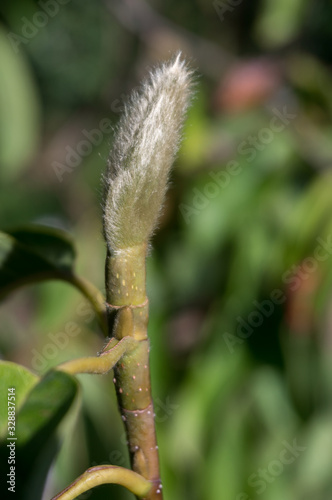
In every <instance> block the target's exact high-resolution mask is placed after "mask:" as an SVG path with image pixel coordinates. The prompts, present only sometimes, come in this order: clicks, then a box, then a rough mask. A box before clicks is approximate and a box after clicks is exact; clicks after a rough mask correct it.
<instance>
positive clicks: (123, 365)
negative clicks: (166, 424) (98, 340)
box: [106, 245, 162, 500]
mask: <svg viewBox="0 0 332 500" xmlns="http://www.w3.org/2000/svg"><path fill="white" fill-rule="evenodd" d="M145 259H146V245H141V246H136V247H131V248H128V249H126V250H124V251H121V252H117V253H116V254H115V255H108V256H107V261H106V290H107V302H108V313H109V330H110V335H111V334H112V335H113V336H114V337H115V338H117V339H118V340H120V339H121V338H123V337H124V336H130V337H132V338H133V339H135V340H136V342H137V345H136V348H134V349H132V350H131V351H130V352H128V353H126V354H124V356H123V357H122V359H121V361H120V362H119V363H117V365H116V366H115V368H114V383H115V386H116V392H117V397H118V403H119V407H120V412H121V415H122V420H123V421H124V424H125V427H126V432H127V438H128V447H129V452H130V458H131V464H132V468H133V470H134V471H135V472H137V473H138V474H140V475H142V476H143V477H145V478H146V479H147V480H149V481H151V482H152V483H153V487H152V488H151V490H150V491H149V493H148V494H147V495H146V497H145V498H146V500H162V491H161V488H162V486H161V481H160V472H159V458H158V446H157V442H156V434H155V423H154V410H153V402H152V396H151V383H150V367H149V340H148V336H147V325H148V299H147V297H146V286H145V272H146V271H145ZM111 330H112V331H111Z"/></svg>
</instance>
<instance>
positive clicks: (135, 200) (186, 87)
mask: <svg viewBox="0 0 332 500" xmlns="http://www.w3.org/2000/svg"><path fill="white" fill-rule="evenodd" d="M191 94H192V71H190V70H189V69H188V67H187V66H186V64H185V62H184V61H183V60H181V55H180V54H178V55H177V57H176V58H175V59H173V60H172V61H170V62H168V63H165V64H163V65H161V66H160V67H158V68H156V69H155V70H153V71H152V72H151V73H150V75H149V77H148V78H147V79H146V80H145V81H143V83H142V86H141V89H140V91H139V92H132V94H131V95H130V97H129V99H128V101H127V102H126V104H125V109H124V112H123V115H122V117H121V118H120V120H119V124H118V126H117V128H116V134H115V138H114V143H113V148H112V150H111V153H110V156H109V160H108V167H107V171H106V174H105V176H104V181H105V194H104V206H103V210H104V213H103V223H104V235H105V239H106V242H107V245H108V248H109V250H110V252H111V253H113V254H115V253H117V252H120V251H121V250H123V249H126V248H128V247H133V246H136V245H141V244H144V243H146V242H148V241H149V239H150V237H151V235H152V233H153V231H154V229H155V227H156V224H157V222H158V217H159V214H160V210H161V207H162V205H163V201H164V198H165V193H166V189H167V182H168V177H169V171H170V169H171V166H172V163H173V161H174V158H175V155H176V153H177V151H178V148H179V144H180V139H181V129H182V124H183V121H184V117H185V113H186V110H187V108H188V105H189V101H190V96H191Z"/></svg>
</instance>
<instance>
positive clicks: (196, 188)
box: [0, 0, 332, 500]
mask: <svg viewBox="0 0 332 500" xmlns="http://www.w3.org/2000/svg"><path fill="white" fill-rule="evenodd" d="M46 3H47V2H41V3H40V2H39V3H38V2H34V1H32V0H24V1H23V0H21V1H19V0H11V1H10V2H9V1H7V2H6V1H2V2H1V6H0V200H1V210H0V229H1V230H3V231H7V230H12V229H13V228H16V227H18V226H21V225H22V224H27V223H32V222H33V223H37V224H44V225H49V226H52V227H58V228H62V229H65V230H66V231H68V232H69V233H70V234H71V235H72V236H73V238H74V239H75V241H76V247H77V266H76V268H77V270H78V273H79V274H80V275H82V276H85V277H86V278H88V279H89V280H91V281H92V282H93V283H94V284H95V285H96V286H97V287H99V288H100V289H101V290H102V291H104V282H103V272H104V259H105V245H104V242H103V237H102V228H101V198H102V184H101V175H102V173H103V171H104V168H105V162H106V159H107V155H108V151H109V149H110V147H111V144H112V133H111V132H110V129H107V131H105V132H103V133H102V140H101V142H99V144H91V142H90V144H89V143H88V146H85V148H86V149H84V145H82V144H83V143H82V141H86V140H87V134H88V135H89V133H91V131H92V130H99V131H100V130H101V129H100V126H101V125H100V124H101V121H102V120H105V119H109V120H110V121H111V123H112V124H113V125H115V124H116V122H117V120H118V118H119V115H120V111H121V109H122V103H123V99H124V98H125V96H126V95H128V93H129V92H130V90H131V89H132V88H134V87H137V85H138V84H139V81H140V79H141V78H142V77H143V76H145V75H146V73H147V71H148V69H149V68H150V67H151V66H153V65H154V64H155V63H156V62H157V61H160V60H164V59H168V58H169V57H170V56H171V54H173V53H174V52H176V51H178V50H179V49H180V50H182V52H183V55H184V56H185V57H186V58H187V59H188V60H189V64H190V65H191V66H192V67H193V68H194V69H195V71H196V77H195V79H196V82H197V83H196V94H195V99H194V101H193V106H192V108H191V110H190V112H189V115H188V120H187V122H186V126H185V133H184V141H183V144H182V147H181V150H180V153H179V156H178V159H177V161H176V164H175V167H174V171H173V174H172V178H171V184H170V189H169V192H168V196H167V201H166V204H165V209H164V213H163V217H162V219H161V221H160V227H159V230H158V232H157V234H156V236H155V237H154V239H153V242H152V248H151V252H150V256H149V258H148V293H149V298H150V324H149V333H150V337H151V345H152V348H151V363H152V376H153V392H154V397H155V405H156V413H157V431H158V440H159V448H160V457H161V469H162V477H163V483H164V495H165V499H166V500H183V499H188V500H215V499H218V500H219V499H222V500H249V499H250V500H256V499H259V498H264V500H279V499H280V500H281V499H282V500H309V499H310V500H312V499H315V500H328V499H329V498H331V494H332V475H331V464H332V408H331V406H332V405H331V403H332V368H331V367H332V364H331V357H332V334H331V326H332V316H331V305H332V296H331V286H332V255H331V254H332V249H330V250H329V248H330V247H331V241H330V236H331V235H332V196H331V193H332V175H331V163H332V148H331V139H332V93H331V89H332V72H331V62H332V49H331V46H332V44H331V42H332V28H331V26H332V5H331V2H329V1H327V0H322V1H320V2H315V1H314V0H311V1H310V0H296V1H293V2H287V1H286V0H284V1H279V2H275V1H273V0H261V1H256V0H253V1H251V2H248V1H242V2H241V1H235V0H228V1H227V0H224V1H218V2H212V1H210V0H209V1H204V0H195V1H193V2H189V1H184V0H180V1H174V0H172V1H170V0H168V1H165V2H161V1H158V2H157V1H153V2H152V1H150V3H149V4H148V3H144V2H142V1H141V0H140V1H134V0H130V1H129V0H126V1H124V2H120V1H111V0H108V1H105V2H102V1H94V2H89V1H87V0H80V1H78V0H70V1H68V2H67V3H62V4H61V3H60V2H55V0H54V2H49V3H47V5H48V7H45V8H44V10H43V9H42V6H41V5H44V4H46ZM51 5H52V6H51ZM46 8H48V9H50V10H49V12H50V13H51V14H44V16H41V15H40V13H41V12H44V13H45V9H46ZM52 9H53V10H52ZM38 13H39V14H38ZM45 16H46V18H45ZM38 23H39V24H41V25H43V26H41V27H37V28H36V24H37V25H38ZM19 37H20V38H19ZM276 109H277V113H279V114H280V113H288V114H290V115H292V117H291V118H289V123H284V124H283V125H284V127H283V129H282V130H281V128H282V127H281V125H282V121H280V120H279V121H278V120H277V121H274V122H271V119H272V118H273V117H274V116H275V115H276V111H275V110H276ZM271 123H272V124H271ZM276 123H277V124H278V126H279V129H280V130H279V131H276V130H274V129H273V124H276ZM84 131H85V132H84ZM97 135H98V139H94V140H95V142H98V141H99V138H100V139H101V133H100V132H99V133H97ZM97 135H96V133H95V135H94V137H97ZM90 137H91V136H90ZM68 148H69V149H68ZM70 148H72V149H70ZM249 148H250V149H249ZM68 151H71V159H72V160H73V163H72V164H70V163H68V161H70V159H69V158H67V163H66V155H68ZM73 151H74V153H73ZM77 151H78V153H77ZM87 151H89V153H87ZM75 152H76V155H78V156H76V157H75V158H76V160H75V158H74V159H73V156H75ZM60 164H62V165H65V167H61V166H60V167H59V165H60ZM73 165H74V166H73ZM216 175H217V176H218V178H219V179H221V181H220V183H221V184H219V185H218V184H217V183H216V182H215V181H213V177H214V178H216V177H215V176H216ZM211 183H212V184H211ZM322 241H323V242H325V243H326V242H327V243H328V244H327V250H324V249H322V248H323V247H322ZM317 252H319V253H317ZM328 252H330V253H328ZM323 255H324V258H322V257H319V256H323ZM276 290H277V291H279V292H276ZM276 297H277V299H276ZM273 298H274V299H275V301H274V302H273V300H272V299H273ZM263 309H264V310H263ZM0 317H1V326H0V332H1V337H0V352H1V356H2V358H3V359H6V360H9V361H14V362H16V363H20V364H22V365H24V366H26V367H27V368H29V369H33V370H35V371H37V373H38V374H41V373H44V372H45V371H47V369H48V368H50V367H52V366H54V365H56V364H58V363H60V362H61V361H64V360H67V359H70V358H73V357H78V356H82V355H92V354H94V353H96V352H98V351H99V350H100V349H101V347H102V345H103V340H102V336H101V335H100V332H99V327H98V325H97V323H96V321H95V318H94V315H93V313H92V312H91V310H90V309H89V306H88V304H87V302H86V301H85V299H84V298H83V297H81V296H80V295H79V293H78V292H77V291H76V290H75V289H74V288H72V287H70V286H69V285H68V284H66V283H62V282H55V281H54V282H49V283H43V284H38V285H29V286H27V287H24V288H22V289H20V290H19V291H18V292H16V293H15V294H12V295H11V296H10V297H9V298H7V299H6V300H5V301H4V302H2V304H1V306H0ZM72 323H74V324H75V325H76V326H77V328H76V330H75V332H76V334H75V335H73V334H72V335H70V334H67V335H65V338H66V339H67V342H65V343H66V345H65V346H64V344H61V342H60V340H59V338H60V337H61V338H62V339H63V338H64V337H63V336H61V335H60V334H61V333H63V332H68V331H70V332H73V331H74V330H73V325H72ZM54 339H58V345H57V340H54ZM63 342H64V341H63ZM59 346H60V347H59ZM79 379H80V381H81V383H82V411H81V412H80V413H79V412H77V411H72V412H71V414H70V415H69V418H68V419H67V420H66V421H65V423H64V424H63V425H62V427H61V436H62V439H63V445H62V448H61V450H60V452H59V454H58V458H57V460H56V461H55V463H54V464H53V466H52V469H51V474H50V475H49V477H48V481H47V486H46V489H45V492H44V497H43V498H45V499H48V498H51V497H52V496H53V495H54V494H55V493H56V492H58V491H59V490H60V489H62V488H63V487H64V486H66V485H67V484H68V483H69V482H70V481H72V480H73V479H74V478H75V477H76V476H77V475H79V474H80V473H82V472H83V471H84V470H85V469H86V468H88V467H91V466H93V465H97V464H99V463H111V464H117V465H128V457H127V451H126V446H125V438H124V431H123V427H122V422H121V419H120V417H119V415H118V413H117V407H116V400H115V393H114V388H113V384H112V375H111V374H110V375H108V376H103V377H97V376H87V375H86V376H80V377H79ZM294 440H296V443H297V444H298V446H300V447H301V451H300V452H299V453H298V456H296V457H295V460H294V461H293V462H292V463H290V464H282V463H281V462H280V456H284V455H282V453H283V451H284V450H285V449H287V447H286V445H285V442H286V443H287V444H288V445H289V446H290V445H292V444H293V443H294ZM285 447H286V448H285ZM303 448H304V449H303ZM280 454H281V455H280ZM289 456H290V455H287V457H289ZM280 464H281V465H280ZM264 470H265V472H264ZM264 475H265V478H266V479H262V478H263V476H264ZM250 478H251V479H250ZM258 480H260V483H258V482H257V481H258ZM258 485H260V486H258ZM261 490H263V491H261ZM84 498H89V499H91V500H98V499H102V498H114V499H115V498H117V499H130V498H132V495H131V494H129V493H127V492H126V491H124V490H123V489H121V488H120V487H117V486H103V487H99V488H98V489H96V490H94V491H93V492H90V493H87V494H85V495H84Z"/></svg>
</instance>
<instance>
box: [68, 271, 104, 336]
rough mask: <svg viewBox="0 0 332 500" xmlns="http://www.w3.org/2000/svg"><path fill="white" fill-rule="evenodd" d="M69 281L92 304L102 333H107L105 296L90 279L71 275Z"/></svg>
mask: <svg viewBox="0 0 332 500" xmlns="http://www.w3.org/2000/svg"><path fill="white" fill-rule="evenodd" d="M68 281H70V282H71V283H72V284H73V285H75V286H76V288H78V290H80V292H81V293H82V294H83V295H84V296H85V297H86V298H87V299H88V301H89V302H90V304H91V305H92V307H93V309H94V311H95V313H96V315H97V319H98V322H99V325H100V327H101V329H102V331H103V333H104V335H107V331H108V330H107V312H106V306H105V297H104V296H103V294H102V293H101V292H100V290H98V288H96V287H95V286H94V285H93V284H92V283H90V281H88V280H86V279H85V278H82V277H81V276H77V275H75V274H74V275H72V276H70V279H69V280H68Z"/></svg>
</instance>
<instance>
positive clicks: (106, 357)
mask: <svg viewBox="0 0 332 500" xmlns="http://www.w3.org/2000/svg"><path fill="white" fill-rule="evenodd" d="M135 346H136V341H135V340H134V339H133V338H132V337H124V338H123V339H121V340H120V341H118V340H116V339H111V340H110V342H108V344H107V346H106V347H105V348H104V350H103V351H102V352H101V353H100V355H99V356H89V357H87V358H78V359H72V360H70V361H66V362H65V363H62V364H61V365H59V366H57V367H56V369H57V370H61V371H64V372H66V373H70V374H71V375H76V374H78V373H93V374H98V375H106V373H108V372H109V371H110V370H112V368H113V367H114V365H115V364H116V363H117V362H118V361H119V360H120V359H121V358H122V356H123V355H124V354H125V353H126V352H128V351H130V350H131V349H132V348H133V347H135Z"/></svg>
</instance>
